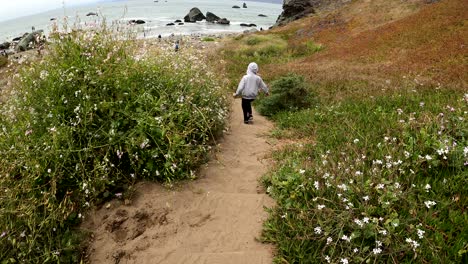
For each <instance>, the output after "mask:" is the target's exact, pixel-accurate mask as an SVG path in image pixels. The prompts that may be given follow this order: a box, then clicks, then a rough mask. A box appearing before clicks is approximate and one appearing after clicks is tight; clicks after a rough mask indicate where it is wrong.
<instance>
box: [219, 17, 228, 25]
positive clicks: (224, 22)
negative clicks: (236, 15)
mask: <svg viewBox="0 0 468 264" xmlns="http://www.w3.org/2000/svg"><path fill="white" fill-rule="evenodd" d="M216 23H217V24H221V25H229V24H230V23H231V21H229V20H227V18H221V19H219V20H218V21H217V22H216Z"/></svg>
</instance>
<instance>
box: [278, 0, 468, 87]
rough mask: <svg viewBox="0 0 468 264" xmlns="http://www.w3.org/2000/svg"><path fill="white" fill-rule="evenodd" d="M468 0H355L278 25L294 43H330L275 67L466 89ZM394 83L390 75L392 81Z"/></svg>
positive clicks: (322, 75) (315, 74)
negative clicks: (431, 0) (434, 0)
mask: <svg viewBox="0 0 468 264" xmlns="http://www.w3.org/2000/svg"><path fill="white" fill-rule="evenodd" d="M467 21H468V7H467V6H466V0H445V1H440V2H438V3H434V4H425V3H423V2H421V1H415V0H414V1H408V2H406V3H402V2H400V1H385V0H375V1H368V0H362V1H354V2H352V3H351V4H349V5H347V6H345V7H343V8H342V9H339V10H335V11H332V12H330V13H327V14H318V15H315V16H312V17H309V18H306V19H303V20H301V21H297V22H294V23H291V24H290V25H288V26H286V27H285V28H279V29H277V30H275V31H276V32H277V33H283V34H284V33H286V34H288V35H289V36H290V40H289V42H290V45H298V43H300V42H305V41H308V40H309V41H310V40H312V41H314V42H316V43H320V44H322V45H324V47H325V49H324V50H323V51H320V52H318V53H315V54H313V55H311V56H308V57H305V58H302V59H298V60H295V61H293V62H290V63H289V65H288V66H287V67H281V69H278V67H276V68H274V67H272V71H273V72H275V73H276V74H279V73H281V72H282V71H285V70H288V71H290V70H293V71H296V72H298V73H301V74H304V75H306V76H309V78H311V79H330V80H332V79H337V78H338V79H356V80H365V81H369V82H372V83H380V82H383V81H384V80H388V79H395V78H397V79H401V78H402V77H403V76H405V77H411V78H418V80H420V81H422V82H425V83H426V84H430V83H432V84H433V83H438V82H440V83H442V84H445V85H451V86H456V87H460V88H462V89H465V88H466V87H467V84H466V83H467V80H468V53H467V46H466V42H467V40H468V27H467ZM387 83H388V81H387Z"/></svg>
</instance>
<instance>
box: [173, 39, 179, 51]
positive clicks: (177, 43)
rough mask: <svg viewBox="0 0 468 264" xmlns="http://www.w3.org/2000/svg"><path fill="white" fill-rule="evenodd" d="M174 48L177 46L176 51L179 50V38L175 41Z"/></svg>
mask: <svg viewBox="0 0 468 264" xmlns="http://www.w3.org/2000/svg"><path fill="white" fill-rule="evenodd" d="M174 48H175V51H176V52H177V51H179V41H178V40H177V41H176V42H175V47H174Z"/></svg>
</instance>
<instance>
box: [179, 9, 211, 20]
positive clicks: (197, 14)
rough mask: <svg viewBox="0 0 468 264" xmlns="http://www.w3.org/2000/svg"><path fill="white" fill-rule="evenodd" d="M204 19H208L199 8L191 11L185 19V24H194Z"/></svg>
mask: <svg viewBox="0 0 468 264" xmlns="http://www.w3.org/2000/svg"><path fill="white" fill-rule="evenodd" d="M203 19H206V17H205V15H203V13H202V12H201V11H200V9H198V8H197V7H194V8H192V9H190V12H189V13H188V14H187V15H186V16H185V17H184V21H185V22H192V23H193V22H196V21H202V20H203Z"/></svg>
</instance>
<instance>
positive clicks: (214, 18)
mask: <svg viewBox="0 0 468 264" xmlns="http://www.w3.org/2000/svg"><path fill="white" fill-rule="evenodd" d="M218 20H219V16H217V15H215V14H213V13H211V12H206V22H215V21H218Z"/></svg>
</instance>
